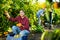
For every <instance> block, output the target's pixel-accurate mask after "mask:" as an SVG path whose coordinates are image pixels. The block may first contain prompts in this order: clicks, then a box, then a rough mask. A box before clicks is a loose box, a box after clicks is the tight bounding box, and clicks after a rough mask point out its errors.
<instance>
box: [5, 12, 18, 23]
mask: <svg viewBox="0 0 60 40" xmlns="http://www.w3.org/2000/svg"><path fill="white" fill-rule="evenodd" d="M5 15H6V17H7V18H8V19H9V20H10V21H12V22H15V21H17V19H18V17H16V18H13V17H11V16H10V15H9V13H8V12H7V11H5Z"/></svg>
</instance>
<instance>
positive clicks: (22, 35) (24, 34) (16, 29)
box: [6, 26, 30, 40]
mask: <svg viewBox="0 0 60 40" xmlns="http://www.w3.org/2000/svg"><path fill="white" fill-rule="evenodd" d="M12 30H13V33H14V34H18V33H19V35H20V37H19V38H18V39H19V40H23V38H27V36H28V35H29V33H30V32H29V31H28V30H23V31H21V30H20V28H19V27H17V26H12ZM11 39H12V40H15V39H14V38H13V37H11V36H10V35H9V34H8V35H7V38H6V40H11ZM18 39H17V40H18Z"/></svg>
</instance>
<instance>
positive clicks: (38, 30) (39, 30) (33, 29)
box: [30, 25, 44, 33]
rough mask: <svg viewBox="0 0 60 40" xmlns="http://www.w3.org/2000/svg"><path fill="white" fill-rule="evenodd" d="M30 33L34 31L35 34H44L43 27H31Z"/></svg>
mask: <svg viewBox="0 0 60 40" xmlns="http://www.w3.org/2000/svg"><path fill="white" fill-rule="evenodd" d="M30 29H31V31H34V32H35V33H42V32H44V29H43V26H40V25H37V26H36V25H33V26H31V28H30Z"/></svg>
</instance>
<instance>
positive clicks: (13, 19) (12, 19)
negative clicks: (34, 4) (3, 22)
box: [9, 17, 18, 22]
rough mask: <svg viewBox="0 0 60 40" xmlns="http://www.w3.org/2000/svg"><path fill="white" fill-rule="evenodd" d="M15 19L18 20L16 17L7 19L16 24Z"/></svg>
mask: <svg viewBox="0 0 60 40" xmlns="http://www.w3.org/2000/svg"><path fill="white" fill-rule="evenodd" d="M17 19H18V17H16V18H13V17H10V18H9V20H10V21H12V22H16V21H17Z"/></svg>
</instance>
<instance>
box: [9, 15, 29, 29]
mask: <svg viewBox="0 0 60 40" xmlns="http://www.w3.org/2000/svg"><path fill="white" fill-rule="evenodd" d="M9 20H10V21H13V22H18V23H21V24H22V25H23V26H24V27H20V30H29V20H28V18H27V17H26V16H25V17H24V18H23V19H22V18H21V16H17V17H16V18H12V17H11V18H10V19H9Z"/></svg>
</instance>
